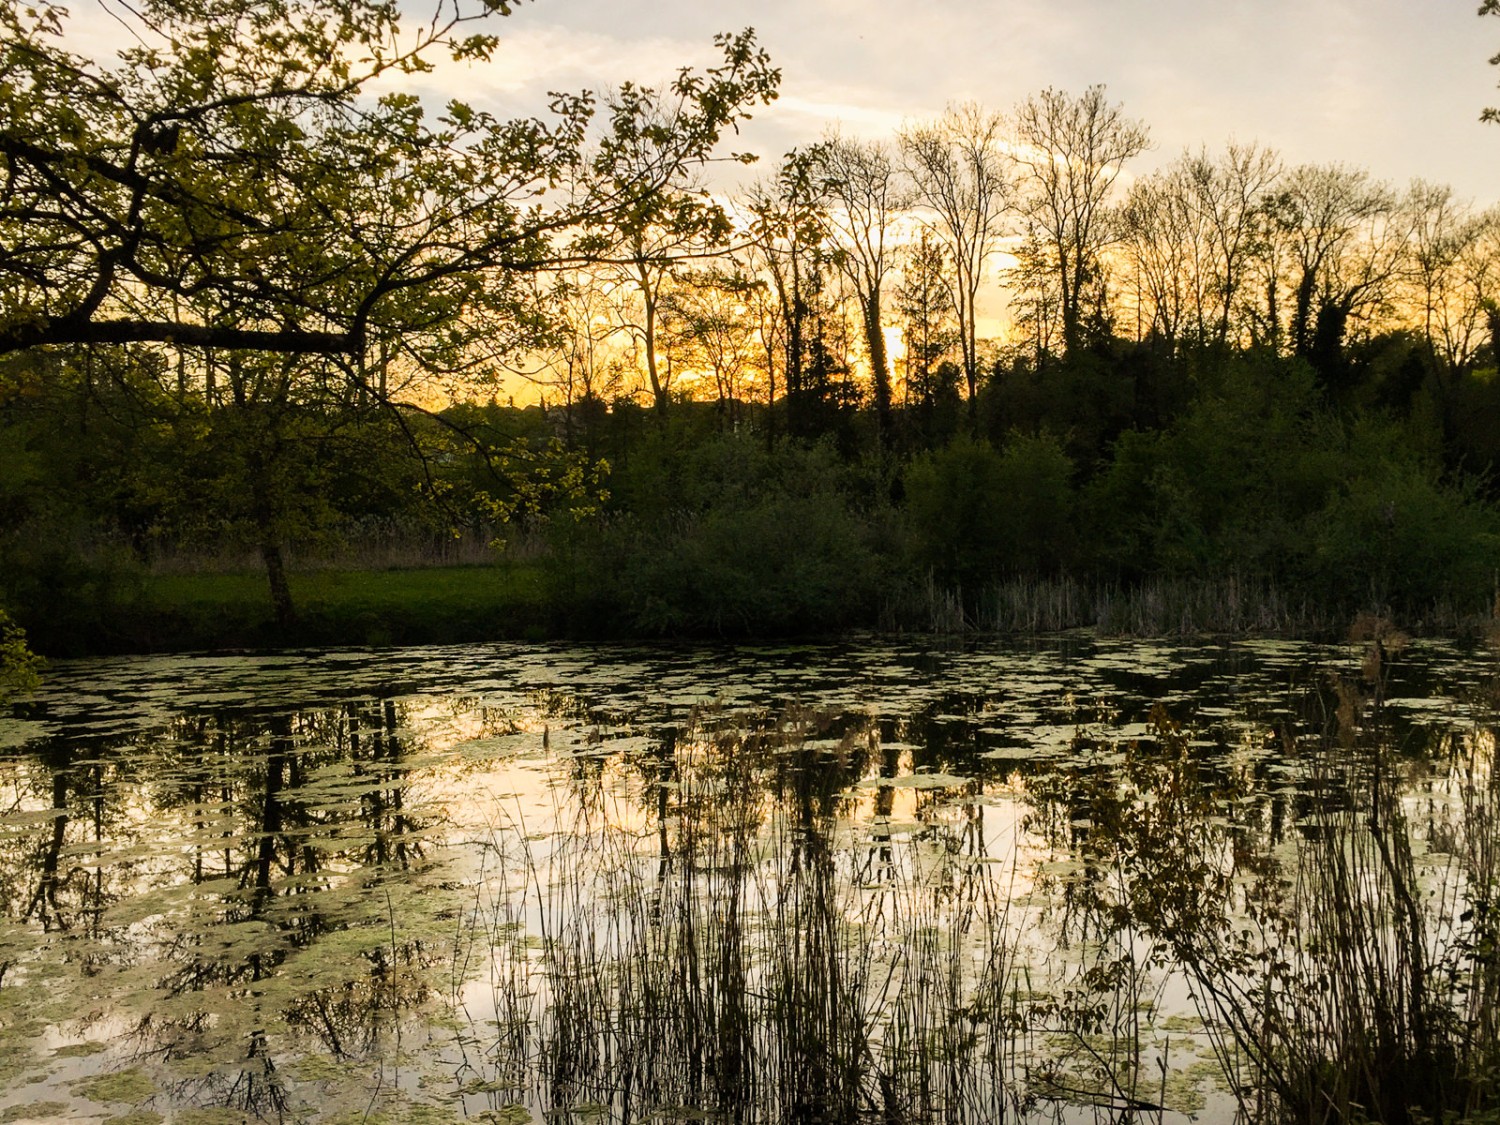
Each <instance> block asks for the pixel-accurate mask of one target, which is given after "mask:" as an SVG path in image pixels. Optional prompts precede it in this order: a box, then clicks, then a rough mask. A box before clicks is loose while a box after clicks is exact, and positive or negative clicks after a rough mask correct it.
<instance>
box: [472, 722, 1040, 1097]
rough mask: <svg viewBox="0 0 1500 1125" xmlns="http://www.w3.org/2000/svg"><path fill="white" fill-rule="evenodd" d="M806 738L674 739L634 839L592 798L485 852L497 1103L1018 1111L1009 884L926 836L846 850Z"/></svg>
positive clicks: (883, 835) (1018, 1040) (775, 733)
mask: <svg viewBox="0 0 1500 1125" xmlns="http://www.w3.org/2000/svg"><path fill="white" fill-rule="evenodd" d="M805 733H806V731H805V730H803V729H799V728H798V727H797V725H796V723H792V724H789V725H783V724H781V723H777V724H773V725H772V726H771V727H770V728H768V729H766V730H762V731H760V732H748V733H743V734H741V733H732V732H717V733H705V732H701V731H700V732H695V733H693V734H690V735H686V736H684V737H683V738H682V739H679V740H677V741H676V743H675V746H674V748H673V749H672V751H671V752H670V754H669V755H668V756H667V757H666V758H664V759H663V761H662V765H661V772H660V773H659V774H657V775H656V778H655V780H654V782H653V783H652V784H654V785H655V786H657V788H656V797H655V798H654V799H653V800H651V801H650V802H649V803H650V804H652V805H654V807H655V809H656V812H657V815H656V816H654V817H653V818H651V820H650V821H649V822H648V823H645V824H642V823H639V822H637V821H634V820H632V818H631V817H630V816H629V815H628V814H627V813H626V811H625V809H624V806H621V805H617V804H615V803H614V802H612V801H611V800H609V799H606V798H604V797H603V796H601V795H600V790H598V789H594V790H593V792H594V794H595V795H594V797H592V798H587V799H581V800H579V801H578V802H577V803H576V804H571V803H570V804H571V807H572V808H573V809H574V810H575V811H574V815H573V819H572V820H571V821H570V822H569V823H567V824H566V825H565V826H563V827H562V828H561V829H560V830H559V831H558V832H557V833H556V834H555V835H553V836H552V837H551V838H550V839H549V840H547V841H544V842H537V841H532V842H529V843H526V844H525V845H524V846H521V845H519V844H517V842H516V841H517V836H516V835H515V834H514V833H509V832H506V833H497V834H496V836H495V838H494V840H493V845H494V850H493V852H492V854H493V855H494V856H495V857H496V859H497V861H499V862H500V863H502V864H503V866H504V869H505V872H506V874H505V875H504V877H502V878H498V879H492V880H491V882H490V885H491V886H492V887H497V888H500V889H499V890H496V891H495V892H494V894H493V897H491V898H490V899H489V900H488V901H486V902H485V903H484V906H483V910H482V916H483V917H484V918H485V919H487V922H486V925H485V926H484V928H483V929H482V930H481V931H478V932H476V935H475V940H476V942H477V943H478V946H479V947H485V946H489V947H492V948H493V949H494V950H495V952H494V953H493V954H491V955H490V956H491V958H492V960H491V965H492V973H493V975H492V989H491V998H492V1002H493V1004H494V1008H495V1013H496V1014H495V1017H494V1024H493V1026H494V1027H495V1028H496V1029H497V1032H496V1035H495V1037H494V1041H493V1042H491V1043H488V1044H486V1045H485V1046H484V1053H485V1055H486V1057H487V1058H489V1059H491V1060H493V1062H492V1069H491V1071H490V1073H491V1074H492V1075H495V1076H511V1078H512V1079H513V1081H510V1082H509V1084H507V1085H504V1088H503V1089H500V1088H499V1087H495V1088H494V1089H495V1090H496V1093H497V1096H498V1097H500V1098H509V1099H514V1100H517V1101H521V1102H524V1103H526V1104H528V1105H530V1106H532V1107H533V1108H542V1109H544V1110H550V1111H561V1110H565V1109H568V1108H576V1107H579V1106H588V1105H593V1106H599V1107H603V1108H607V1109H608V1111H609V1113H610V1115H611V1117H612V1119H615V1120H620V1121H631V1120H643V1119H645V1118H647V1117H649V1116H650V1115H651V1114H653V1113H666V1112H669V1111H673V1109H674V1107H678V1108H680V1107H690V1108H691V1109H692V1110H693V1111H695V1112H706V1113H713V1114H715V1115H717V1117H719V1118H722V1119H727V1120H733V1121H737V1122H773V1121H799V1122H839V1123H844V1122H848V1123H853V1122H864V1121H875V1120H878V1121H882V1122H891V1123H896V1122H908V1121H910V1122H915V1121H932V1122H938V1121H942V1122H954V1123H962V1122H990V1121H1000V1120H1004V1119H1006V1118H1007V1117H1010V1116H1014V1115H1015V1114H1016V1113H1017V1112H1019V1111H1020V1109H1021V1108H1022V1107H1023V1105H1025V1104H1027V1103H1028V1102H1029V1101H1031V1100H1033V1098H1034V1094H1033V1092H1032V1091H1031V1090H1030V1089H1029V1088H1028V1085H1027V1073H1028V1066H1029V1056H1028V1052H1029V1051H1030V1050H1031V1048H1032V1047H1034V1046H1035V1042H1034V1036H1032V1035H1031V1034H1030V1033H1028V1032H1027V1031H1025V1028H1026V1024H1027V1016H1026V1013H1025V1010H1024V1009H1025V1008H1026V1005H1027V1004H1028V1003H1029V1002H1030V1000H1031V997H1030V996H1029V995H1028V994H1027V993H1026V991H1025V989H1024V987H1023V983H1024V982H1023V980H1022V977H1021V975H1020V974H1019V972H1018V965H1019V962H1018V957H1017V946H1018V941H1019V936H1020V934H1021V932H1022V926H1021V924H1020V919H1019V918H1018V917H1017V913H1018V912H1016V911H1013V909H1012V907H1011V904H1010V899H1011V895H1010V892H1009V889H1008V886H1007V883H1008V881H1009V880H1010V879H1011V878H1012V877H1013V871H1011V870H1010V869H1009V868H1008V867H1007V866H1006V864H1004V863H983V862H979V861H978V860H979V858H980V857H979V856H978V855H976V854H974V852H973V850H972V849H973V847H974V846H975V845H974V844H973V842H972V840H971V842H970V843H969V844H965V843H964V841H963V839H962V837H961V834H957V833H951V832H949V831H947V830H945V829H942V828H937V827H935V828H933V829H932V830H931V831H925V830H924V831H918V832H913V833H910V834H904V833H903V834H900V835H899V837H898V835H897V834H893V833H892V832H891V831H890V830H889V829H888V828H883V827H881V826H879V825H877V826H876V827H875V828H874V829H873V830H872V831H871V832H870V833H869V834H868V835H866V834H863V830H860V829H853V828H851V827H850V825H849V824H848V822H847V821H846V820H844V819H843V818H841V817H840V816H839V815H838V806H839V801H840V798H839V797H838V796H837V789H836V788H835V789H833V790H830V789H829V788H828V785H827V777H828V774H829V772H830V768H829V766H830V764H829V763H828V762H827V761H826V760H821V759H820V758H819V757H818V755H816V754H814V752H813V751H812V750H810V749H804V748H803V747H802V745H801V743H802V738H803V735H804V734H805ZM858 741H859V739H858V738H855V739H854V742H855V743H858ZM858 752H859V747H858V746H855V747H854V749H853V751H852V753H854V754H856V755H857V754H858ZM833 772H837V770H834V771H833ZM856 776H857V775H856ZM851 833H852V835H851Z"/></svg>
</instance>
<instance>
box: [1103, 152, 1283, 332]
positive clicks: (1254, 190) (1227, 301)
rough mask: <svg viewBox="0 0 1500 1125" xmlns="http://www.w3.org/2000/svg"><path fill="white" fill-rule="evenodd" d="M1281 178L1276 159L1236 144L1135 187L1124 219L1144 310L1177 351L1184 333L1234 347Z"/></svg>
mask: <svg viewBox="0 0 1500 1125" xmlns="http://www.w3.org/2000/svg"><path fill="white" fill-rule="evenodd" d="M1280 174H1281V167H1280V162H1279V161H1278V160H1277V158H1276V155H1275V154H1274V153H1272V152H1270V151H1268V150H1266V149H1262V148H1259V147H1258V146H1255V145H1249V146H1242V145H1236V144H1231V145H1230V146H1229V147H1228V148H1227V149H1226V150H1225V152H1224V153H1223V155H1221V156H1219V157H1218V158H1213V157H1211V156H1209V154H1208V153H1207V152H1206V151H1201V150H1200V151H1199V152H1198V153H1196V154H1190V153H1184V154H1183V155H1182V156H1181V157H1179V158H1178V159H1177V160H1176V161H1174V162H1173V163H1172V164H1171V165H1169V166H1168V167H1167V168H1164V169H1162V170H1161V171H1159V172H1156V173H1153V174H1152V175H1150V176H1145V177H1143V178H1142V179H1140V180H1137V181H1136V182H1135V183H1134V184H1133V185H1131V188H1130V192H1129V194H1128V195H1127V197H1126V200H1125V203H1124V205H1123V207H1122V208H1121V212H1120V218H1121V233H1122V237H1123V239H1124V241H1125V244H1126V249H1127V252H1128V254H1129V257H1130V261H1131V264H1132V266H1133V268H1134V272H1135V278H1136V284H1137V288H1138V291H1139V298H1138V304H1139V305H1140V306H1141V308H1142V311H1143V312H1144V311H1149V313H1150V320H1151V324H1152V326H1153V329H1154V330H1155V331H1156V332H1157V333H1159V334H1160V335H1162V336H1163V337H1164V338H1165V339H1167V340H1168V341H1169V343H1170V344H1171V345H1172V346H1173V347H1175V346H1176V345H1177V343H1178V339H1179V336H1181V335H1182V334H1184V333H1186V334H1188V335H1190V336H1191V337H1192V339H1193V340H1194V341H1195V342H1197V343H1199V344H1214V345H1218V346H1223V345H1224V344H1226V343H1227V342H1228V340H1229V336H1230V332H1231V329H1232V326H1233V322H1234V314H1235V309H1236V307H1237V305H1238V303H1239V299H1240V293H1241V289H1242V287H1243V285H1244V283H1245V278H1246V271H1247V264H1248V261H1249V258H1250V256H1251V254H1252V252H1253V250H1254V248H1255V244H1256V238H1257V231H1258V225H1257V222H1258V218H1257V216H1258V208H1259V207H1260V205H1261V202H1262V200H1263V198H1264V197H1265V195H1266V194H1267V192H1268V191H1270V190H1271V189H1272V188H1273V187H1274V185H1275V184H1276V181H1277V177H1278V176H1279V175H1280Z"/></svg>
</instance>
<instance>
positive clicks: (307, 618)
mask: <svg viewBox="0 0 1500 1125" xmlns="http://www.w3.org/2000/svg"><path fill="white" fill-rule="evenodd" d="M290 581H291V587H292V596H293V598H294V599H295V602H296V606H297V621H296V623H295V624H294V625H293V626H292V628H291V629H290V630H278V629H277V627H276V625H275V622H274V621H273V619H272V613H271V602H270V599H269V597H268V595H267V592H266V579H265V575H264V574H260V573H253V572H242V573H225V574H161V575H144V576H141V577H140V578H138V579H137V580H136V581H135V582H133V583H131V584H130V587H129V588H128V589H117V590H115V591H113V596H112V597H110V598H108V599H102V600H101V601H100V602H98V603H96V604H95V605H93V606H91V607H87V609H86V610H85V609H84V608H83V607H80V608H79V610H78V611H77V612H74V613H71V614H67V615H53V616H51V617H50V618H49V617H47V616H43V615H42V614H35V615H33V614H28V615H26V619H25V624H26V627H27V633H28V636H29V637H30V638H31V639H32V642H33V645H34V646H35V647H36V648H37V649H38V651H40V652H43V653H47V654H50V655H81V654H85V653H106V652H110V653H114V652H170V651H185V650H193V649H224V648H272V647H281V646H300V645H397V644H435V643H441V642H450V641H451V642H461V641H482V640H498V639H537V638H541V637H544V636H548V635H550V634H551V633H552V632H553V631H554V629H553V623H552V620H551V613H550V609H549V604H550V602H549V598H548V592H547V583H546V581H545V578H544V576H543V574H542V572H541V570H540V568H538V567H536V566H533V565H529V564H522V563H506V564H500V565H495V566H483V567H480V566H454V567H423V568H413V569H401V570H376V571H369V570H364V571H355V570H316V571H307V572H302V573H294V574H292V575H291V576H290Z"/></svg>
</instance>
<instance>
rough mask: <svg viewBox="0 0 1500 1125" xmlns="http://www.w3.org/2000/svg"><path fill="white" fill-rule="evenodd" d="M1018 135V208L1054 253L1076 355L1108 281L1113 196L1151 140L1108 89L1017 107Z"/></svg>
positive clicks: (1055, 93)
mask: <svg viewBox="0 0 1500 1125" xmlns="http://www.w3.org/2000/svg"><path fill="white" fill-rule="evenodd" d="M1014 128H1015V139H1016V147H1015V152H1014V155H1015V160H1016V163H1017V164H1018V165H1019V166H1020V168H1021V170H1022V181H1021V188H1022V194H1021V209H1022V211H1023V212H1024V213H1025V215H1026V216H1027V218H1028V219H1029V220H1030V221H1031V223H1032V224H1033V225H1034V226H1035V228H1036V230H1037V232H1038V234H1039V236H1040V239H1041V241H1042V242H1043V243H1045V244H1046V245H1047V247H1048V248H1049V249H1050V251H1051V253H1050V255H1049V256H1050V258H1051V265H1052V267H1053V269H1054V270H1055V271H1056V274H1057V284H1058V292H1059V297H1060V300H1061V306H1062V325H1063V343H1064V346H1065V347H1066V348H1068V350H1070V351H1071V350H1072V349H1074V348H1076V347H1077V346H1078V345H1079V343H1080V342H1081V341H1082V320H1083V318H1082V309H1083V307H1084V300H1085V295H1086V294H1087V292H1088V291H1089V289H1090V288H1091V287H1095V286H1099V285H1102V283H1103V280H1104V278H1103V262H1102V252H1103V250H1104V248H1105V247H1106V246H1107V245H1108V243H1109V242H1110V240H1111V236H1112V233H1113V232H1112V226H1111V223H1110V213H1109V195H1110V191H1111V189H1112V188H1113V187H1114V184H1115V181H1116V179H1118V178H1119V175H1120V172H1121V170H1122V169H1123V168H1124V166H1125V162H1126V161H1128V160H1130V159H1132V158H1133V157H1136V156H1139V155H1140V154H1141V152H1142V151H1144V150H1145V148H1146V145H1147V143H1148V141H1149V136H1148V134H1147V131H1146V127H1145V126H1144V125H1142V124H1140V123H1139V122H1137V121H1133V120H1131V119H1130V118H1127V117H1125V116H1124V115H1123V114H1122V113H1121V111H1120V107H1119V106H1118V105H1111V104H1110V103H1109V102H1108V101H1106V100H1105V95H1104V87H1103V86H1090V87H1089V88H1088V89H1087V90H1085V91H1084V92H1083V94H1082V95H1081V96H1080V97H1076V98H1075V97H1073V96H1072V95H1070V94H1068V93H1066V92H1064V91H1061V90H1053V89H1051V88H1048V89H1046V90H1043V91H1042V92H1041V93H1040V94H1036V95H1033V96H1032V97H1029V98H1027V99H1026V100H1025V101H1023V102H1022V103H1021V104H1020V105H1019V106H1017V107H1016V114H1015V126H1014Z"/></svg>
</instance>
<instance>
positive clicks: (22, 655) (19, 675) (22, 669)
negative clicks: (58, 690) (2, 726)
mask: <svg viewBox="0 0 1500 1125" xmlns="http://www.w3.org/2000/svg"><path fill="white" fill-rule="evenodd" d="M41 664H42V662H41V661H40V660H38V659H37V658H36V656H34V655H33V654H32V652H31V650H30V649H29V648H27V647H26V634H25V633H23V632H22V631H21V628H20V626H18V625H17V624H16V623H15V622H14V621H12V620H11V619H10V616H9V615H8V614H7V613H6V612H5V610H3V609H0V705H3V704H5V703H8V702H10V700H12V699H14V698H15V697H16V696H18V695H29V694H30V693H31V692H33V691H35V690H36V689H37V686H38V685H39V684H40V683H41V677H40V675H39V673H40V671H41Z"/></svg>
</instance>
